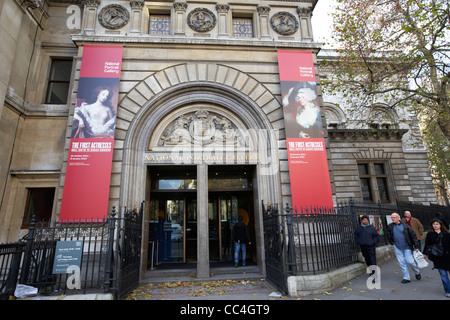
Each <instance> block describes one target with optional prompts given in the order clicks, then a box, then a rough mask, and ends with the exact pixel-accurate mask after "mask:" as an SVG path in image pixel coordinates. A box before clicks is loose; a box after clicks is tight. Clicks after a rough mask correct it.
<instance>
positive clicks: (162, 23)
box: [148, 14, 170, 36]
mask: <svg viewBox="0 0 450 320" xmlns="http://www.w3.org/2000/svg"><path fill="white" fill-rule="evenodd" d="M148 33H149V34H152V35H158V36H167V35H170V15H168V14H151V15H150V21H149V25H148Z"/></svg>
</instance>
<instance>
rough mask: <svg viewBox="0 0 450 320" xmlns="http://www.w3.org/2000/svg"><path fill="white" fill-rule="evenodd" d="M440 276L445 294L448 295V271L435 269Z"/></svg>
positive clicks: (449, 292)
mask: <svg viewBox="0 0 450 320" xmlns="http://www.w3.org/2000/svg"><path fill="white" fill-rule="evenodd" d="M437 270H438V271H439V274H440V275H441V280H442V284H443V285H444V291H445V294H450V280H449V278H448V271H447V270H443V269H437Z"/></svg>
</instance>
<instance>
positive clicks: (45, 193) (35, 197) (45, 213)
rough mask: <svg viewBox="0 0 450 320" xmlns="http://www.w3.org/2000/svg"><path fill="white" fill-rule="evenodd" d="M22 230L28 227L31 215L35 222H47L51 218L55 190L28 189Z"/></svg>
mask: <svg viewBox="0 0 450 320" xmlns="http://www.w3.org/2000/svg"><path fill="white" fill-rule="evenodd" d="M27 190H28V194H27V202H26V205H25V213H24V215H23V221H22V229H26V228H28V227H29V226H30V223H31V219H32V217H33V215H36V221H46V222H49V221H50V218H51V216H52V210H53V199H54V197H55V188H28V189H27Z"/></svg>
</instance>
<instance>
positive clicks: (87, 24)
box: [81, 0, 100, 35]
mask: <svg viewBox="0 0 450 320" xmlns="http://www.w3.org/2000/svg"><path fill="white" fill-rule="evenodd" d="M99 5H100V0H86V2H85V4H84V14H83V26H82V30H81V31H82V33H84V34H89V35H92V34H94V33H95V25H96V22H97V11H98V6H99Z"/></svg>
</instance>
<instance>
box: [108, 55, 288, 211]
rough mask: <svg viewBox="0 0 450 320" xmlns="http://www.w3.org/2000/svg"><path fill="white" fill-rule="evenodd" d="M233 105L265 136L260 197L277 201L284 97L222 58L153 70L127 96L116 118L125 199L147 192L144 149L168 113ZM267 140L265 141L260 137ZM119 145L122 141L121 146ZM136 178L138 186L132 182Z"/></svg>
mask: <svg viewBox="0 0 450 320" xmlns="http://www.w3.org/2000/svg"><path fill="white" fill-rule="evenodd" d="M200 104H205V105H210V106H214V108H215V109H214V110H215V111H214V110H213V113H215V112H216V113H217V112H218V110H227V112H228V113H229V114H232V115H234V119H239V121H237V120H236V121H234V123H235V124H236V123H240V125H241V126H242V127H245V128H251V129H253V130H255V132H258V135H260V134H262V135H263V136H265V138H266V139H267V141H265V143H264V144H263V145H264V150H261V151H263V152H261V154H262V156H261V157H262V158H260V159H259V163H258V165H257V171H258V174H259V177H260V179H259V181H258V185H259V192H260V197H261V198H263V199H268V201H275V199H273V197H279V196H280V195H281V190H280V181H279V174H278V173H279V170H278V168H279V160H278V141H277V140H278V139H279V138H278V137H279V135H278V134H276V131H275V130H276V129H278V128H279V127H280V128H282V125H280V123H282V119H283V114H282V110H281V108H280V104H279V102H278V100H277V99H276V98H275V97H274V96H273V95H272V93H271V92H270V91H269V90H268V89H267V88H266V87H265V86H264V85H263V84H261V83H259V82H258V81H257V80H256V79H254V78H252V77H251V76H249V75H247V74H245V73H244V72H241V71H239V70H237V69H234V68H230V67H227V66H223V65H219V64H208V63H199V64H195V63H188V64H180V65H175V66H171V67H169V68H166V69H164V70H161V71H159V72H156V73H153V74H151V75H149V76H148V77H147V78H146V79H144V80H142V81H141V82H139V83H138V84H137V85H136V86H135V87H134V88H133V89H131V90H130V91H129V92H128V93H127V94H126V95H124V96H123V98H122V99H121V101H120V103H119V106H118V112H117V123H116V141H115V146H116V148H115V149H116V150H117V149H120V148H121V149H122V151H123V152H122V158H121V160H122V168H121V186H120V197H119V198H120V201H121V204H120V205H126V206H130V205H134V203H135V202H139V201H141V200H142V199H143V197H145V179H146V178H145V177H146V166H145V163H144V158H143V153H144V152H146V151H148V147H149V142H150V141H152V136H153V135H154V134H155V130H158V125H159V124H160V123H161V121H163V120H164V119H165V118H166V117H167V115H169V114H171V113H174V112H177V111H179V110H181V109H182V108H187V107H189V106H195V105H200ZM258 143H259V145H261V143H260V141H258ZM117 146H119V147H117ZM131 184H133V185H134V186H137V187H135V188H127V187H126V186H129V185H131Z"/></svg>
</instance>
